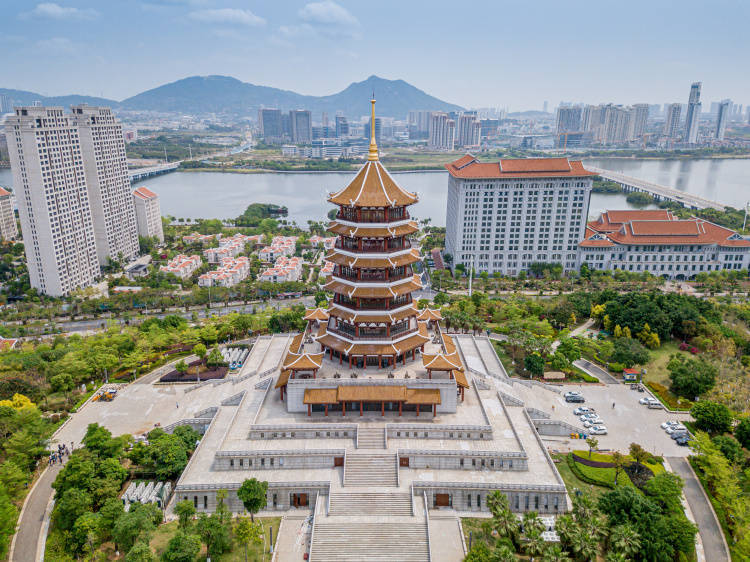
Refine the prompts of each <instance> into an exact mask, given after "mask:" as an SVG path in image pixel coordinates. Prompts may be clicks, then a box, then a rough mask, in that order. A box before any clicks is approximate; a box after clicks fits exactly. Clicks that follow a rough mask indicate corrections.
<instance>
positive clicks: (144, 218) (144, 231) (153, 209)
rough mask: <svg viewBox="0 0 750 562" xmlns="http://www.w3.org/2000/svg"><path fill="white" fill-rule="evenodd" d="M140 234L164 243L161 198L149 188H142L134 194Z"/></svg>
mask: <svg viewBox="0 0 750 562" xmlns="http://www.w3.org/2000/svg"><path fill="white" fill-rule="evenodd" d="M133 203H134V205H135V216H136V219H137V222H138V234H139V235H140V236H143V237H144V238H156V239H158V240H159V242H164V229H163V228H162V223H161V206H160V205H159V196H158V195H157V194H156V193H154V192H153V191H151V190H150V189H149V188H147V187H144V186H141V187H139V188H138V189H136V190H135V191H134V192H133Z"/></svg>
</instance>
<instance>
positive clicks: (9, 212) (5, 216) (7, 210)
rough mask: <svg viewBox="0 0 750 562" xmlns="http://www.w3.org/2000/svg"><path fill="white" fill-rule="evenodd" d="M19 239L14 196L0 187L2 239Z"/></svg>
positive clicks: (0, 230) (0, 233) (0, 234)
mask: <svg viewBox="0 0 750 562" xmlns="http://www.w3.org/2000/svg"><path fill="white" fill-rule="evenodd" d="M16 238H18V227H17V226H16V215H15V213H14V212H13V194H12V193H11V192H10V191H8V190H7V189H3V188H2V187H0V239H2V240H15V239H16Z"/></svg>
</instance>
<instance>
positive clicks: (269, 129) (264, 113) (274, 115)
mask: <svg viewBox="0 0 750 562" xmlns="http://www.w3.org/2000/svg"><path fill="white" fill-rule="evenodd" d="M258 123H259V124H260V136H261V137H263V140H264V141H265V142H266V143H268V144H276V143H280V142H282V141H283V138H284V130H283V126H282V118H281V110H279V109H259V110H258ZM290 136H291V135H290Z"/></svg>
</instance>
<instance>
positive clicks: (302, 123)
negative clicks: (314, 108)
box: [289, 109, 313, 144]
mask: <svg viewBox="0 0 750 562" xmlns="http://www.w3.org/2000/svg"><path fill="white" fill-rule="evenodd" d="M289 120H290V123H291V128H292V129H291V137H292V142H293V143H294V144H310V143H311V142H312V139H313V136H312V114H311V113H310V112H309V111H308V110H306V109H293V110H292V111H290V112H289Z"/></svg>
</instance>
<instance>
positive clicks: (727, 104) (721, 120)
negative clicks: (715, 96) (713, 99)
mask: <svg viewBox="0 0 750 562" xmlns="http://www.w3.org/2000/svg"><path fill="white" fill-rule="evenodd" d="M731 109H732V100H722V102H721V103H720V104H719V112H718V113H717V114H716V132H715V135H714V136H715V137H716V140H724V133H725V132H726V130H727V120H728V119H729V112H730V111H731Z"/></svg>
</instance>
